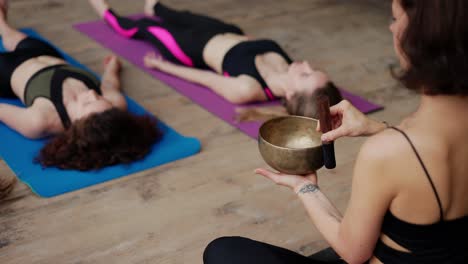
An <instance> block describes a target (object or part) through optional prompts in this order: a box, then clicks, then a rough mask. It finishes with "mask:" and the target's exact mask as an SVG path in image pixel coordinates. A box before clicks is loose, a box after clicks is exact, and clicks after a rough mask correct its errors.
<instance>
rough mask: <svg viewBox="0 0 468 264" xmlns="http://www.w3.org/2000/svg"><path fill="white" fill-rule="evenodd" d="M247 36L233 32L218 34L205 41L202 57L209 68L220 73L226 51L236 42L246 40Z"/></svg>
mask: <svg viewBox="0 0 468 264" xmlns="http://www.w3.org/2000/svg"><path fill="white" fill-rule="evenodd" d="M248 39H249V37H247V36H245V35H239V34H234V33H224V34H218V35H216V36H214V37H212V38H211V39H210V40H209V41H208V43H206V46H205V48H204V49H203V59H204V60H205V62H206V64H207V65H208V66H210V68H212V69H214V70H215V71H216V72H217V73H221V74H222V65H223V60H224V56H225V55H226V53H227V52H228V51H229V50H230V49H231V48H232V47H234V46H236V45H237V44H239V43H241V42H244V41H247V40H248Z"/></svg>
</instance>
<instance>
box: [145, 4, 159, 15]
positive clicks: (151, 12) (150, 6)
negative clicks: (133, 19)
mask: <svg viewBox="0 0 468 264" xmlns="http://www.w3.org/2000/svg"><path fill="white" fill-rule="evenodd" d="M158 1H159V0H145V8H144V13H145V15H147V16H155V15H156V14H155V13H154V6H155V5H156V4H157V3H158Z"/></svg>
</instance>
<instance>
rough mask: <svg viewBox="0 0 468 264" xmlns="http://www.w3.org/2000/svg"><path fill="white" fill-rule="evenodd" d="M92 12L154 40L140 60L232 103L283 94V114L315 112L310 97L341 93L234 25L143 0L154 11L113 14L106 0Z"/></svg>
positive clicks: (123, 31)
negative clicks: (129, 15)
mask: <svg viewBox="0 0 468 264" xmlns="http://www.w3.org/2000/svg"><path fill="white" fill-rule="evenodd" d="M90 3H91V4H92V5H93V7H94V8H95V10H96V12H97V13H98V14H99V15H100V16H101V17H103V18H104V19H105V20H106V21H107V23H108V24H109V25H110V26H111V27H112V28H113V29H114V30H115V31H116V32H117V33H119V34H120V35H122V36H124V37H127V38H135V39H143V40H145V41H148V42H149V43H151V44H152V45H154V46H155V47H156V48H157V49H158V50H159V51H160V52H161V54H162V55H163V57H164V59H163V58H162V57H160V56H156V55H155V54H154V53H150V54H148V55H147V56H146V57H145V58H144V61H145V65H146V66H147V67H150V68H156V69H159V70H161V71H164V72H167V73H170V74H172V75H175V76H177V77H180V78H183V79H186V80H189V81H192V82H195V83H198V84H201V85H204V86H206V87H209V88H210V89H212V90H213V91H214V92H216V93H217V94H219V95H220V96H222V97H224V98H225V99H226V100H228V101H230V102H232V103H235V104H242V103H249V102H254V101H269V100H275V99H278V98H284V99H285V105H286V109H284V108H283V109H284V110H283V112H284V114H287V113H286V111H287V112H288V113H289V114H294V115H303V116H312V117H314V116H316V109H315V98H316V97H317V95H318V94H319V93H320V94H322V93H326V94H328V95H329V97H330V98H331V104H336V103H338V102H340V101H341V99H342V97H341V95H340V92H339V91H338V89H336V87H335V86H334V85H333V83H332V82H330V81H329V79H328V77H327V75H326V74H325V73H323V72H321V71H317V70H314V69H312V68H311V67H310V65H309V64H308V63H307V62H293V61H292V60H291V59H290V57H289V56H288V54H286V52H285V51H284V50H283V49H282V48H281V47H280V46H279V45H278V44H277V43H276V42H274V41H272V40H267V39H262V40H255V39H250V38H249V37H248V36H246V35H245V34H244V32H243V31H242V30H241V29H240V28H238V27H237V26H235V25H231V24H227V23H224V22H222V21H220V20H217V19H214V18H211V17H207V16H202V15H198V14H193V13H190V12H186V11H185V12H180V11H175V10H173V9H171V8H169V7H167V6H165V5H163V4H161V3H159V2H158V1H155V0H147V1H146V7H145V13H146V14H147V15H148V16H157V17H158V18H159V19H161V20H160V21H156V20H154V18H153V19H151V18H143V19H138V20H132V19H128V18H125V17H121V16H119V15H117V14H116V13H115V12H114V11H113V10H111V9H110V7H109V5H108V3H107V2H106V0H90Z"/></svg>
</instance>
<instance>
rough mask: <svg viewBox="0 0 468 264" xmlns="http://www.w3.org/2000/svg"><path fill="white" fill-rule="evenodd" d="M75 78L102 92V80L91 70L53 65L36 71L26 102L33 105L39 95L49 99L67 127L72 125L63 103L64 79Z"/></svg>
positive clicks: (27, 85) (25, 94)
mask: <svg viewBox="0 0 468 264" xmlns="http://www.w3.org/2000/svg"><path fill="white" fill-rule="evenodd" d="M67 78H73V79H77V80H80V81H82V82H83V83H84V84H85V85H86V86H87V87H88V89H92V90H95V91H96V93H98V94H101V89H100V81H99V79H98V78H97V77H96V76H94V74H92V73H91V72H88V71H86V70H83V69H80V68H77V67H74V66H71V65H68V64H59V65H52V66H49V67H46V68H44V69H41V70H40V71H38V72H36V73H35V74H34V75H33V76H32V77H31V78H30V79H29V80H28V82H27V83H26V88H25V89H24V103H25V105H26V106H28V107H29V106H31V105H32V104H33V103H34V100H35V99H36V98H38V97H44V98H47V99H49V100H50V101H51V102H52V104H53V105H54V107H55V109H56V110H57V113H58V114H59V117H60V120H61V121H62V124H63V126H64V127H65V128H68V127H70V125H71V120H70V117H69V115H68V113H67V109H66V108H65V105H64V104H63V97H62V92H63V91H62V88H63V81H65V79H67Z"/></svg>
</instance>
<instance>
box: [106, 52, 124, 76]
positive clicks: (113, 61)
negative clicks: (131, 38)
mask: <svg viewBox="0 0 468 264" xmlns="http://www.w3.org/2000/svg"><path fill="white" fill-rule="evenodd" d="M103 64H104V69H105V70H109V71H114V72H119V71H120V70H121V69H122V65H121V63H120V61H119V59H118V58H117V56H115V55H108V56H106V57H105V58H104V61H103Z"/></svg>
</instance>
